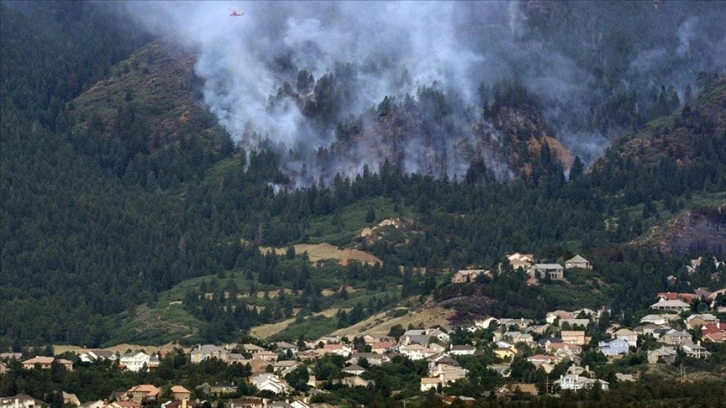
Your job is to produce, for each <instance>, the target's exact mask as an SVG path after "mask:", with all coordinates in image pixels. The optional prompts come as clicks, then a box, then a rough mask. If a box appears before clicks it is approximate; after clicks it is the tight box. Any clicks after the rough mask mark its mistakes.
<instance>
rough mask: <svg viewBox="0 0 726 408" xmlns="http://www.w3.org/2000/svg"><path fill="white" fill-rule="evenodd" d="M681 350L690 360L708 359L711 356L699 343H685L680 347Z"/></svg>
mask: <svg viewBox="0 0 726 408" xmlns="http://www.w3.org/2000/svg"><path fill="white" fill-rule="evenodd" d="M681 350H683V352H684V353H686V356H688V357H691V358H708V357H709V356H710V355H711V353H710V352H709V351H708V350H706V348H705V347H703V346H701V342H700V341H699V342H697V343H696V344H693V343H686V344H684V345H682V346H681Z"/></svg>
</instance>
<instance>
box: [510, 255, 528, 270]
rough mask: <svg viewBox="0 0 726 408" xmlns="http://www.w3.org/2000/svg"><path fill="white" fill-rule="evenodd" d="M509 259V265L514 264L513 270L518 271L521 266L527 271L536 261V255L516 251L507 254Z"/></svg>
mask: <svg viewBox="0 0 726 408" xmlns="http://www.w3.org/2000/svg"><path fill="white" fill-rule="evenodd" d="M507 260H509V265H511V266H512V269H513V270H515V271H516V270H517V269H520V268H521V269H522V270H523V271H526V270H527V269H529V267H530V266H532V264H533V263H534V255H533V254H520V253H519V252H515V253H513V254H512V255H507Z"/></svg>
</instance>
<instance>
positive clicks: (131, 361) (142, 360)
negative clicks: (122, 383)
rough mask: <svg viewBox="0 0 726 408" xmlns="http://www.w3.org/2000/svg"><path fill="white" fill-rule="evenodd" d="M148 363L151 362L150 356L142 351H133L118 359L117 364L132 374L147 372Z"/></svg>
mask: <svg viewBox="0 0 726 408" xmlns="http://www.w3.org/2000/svg"><path fill="white" fill-rule="evenodd" d="M149 361H151V356H150V355H148V354H146V353H144V352H143V351H134V352H130V353H126V354H124V355H122V356H121V357H119V364H121V366H122V367H125V368H126V369H127V370H129V371H134V372H139V371H141V370H148V369H149Z"/></svg>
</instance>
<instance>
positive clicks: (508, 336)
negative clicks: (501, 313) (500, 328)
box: [494, 331, 534, 344]
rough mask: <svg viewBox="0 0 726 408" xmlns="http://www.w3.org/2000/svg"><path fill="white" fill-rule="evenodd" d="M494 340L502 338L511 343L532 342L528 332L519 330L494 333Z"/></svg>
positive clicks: (532, 339)
mask: <svg viewBox="0 0 726 408" xmlns="http://www.w3.org/2000/svg"><path fill="white" fill-rule="evenodd" d="M494 340H496V341H498V340H504V341H506V342H510V343H513V344H517V343H525V344H531V343H534V338H533V337H532V335H531V334H529V333H522V332H519V331H508V332H504V333H499V332H497V333H494Z"/></svg>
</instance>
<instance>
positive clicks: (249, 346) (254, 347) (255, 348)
mask: <svg viewBox="0 0 726 408" xmlns="http://www.w3.org/2000/svg"><path fill="white" fill-rule="evenodd" d="M242 349H243V350H244V351H246V352H248V353H250V354H252V353H255V352H257V351H264V350H265V349H264V348H263V347H260V346H258V345H257V344H252V343H245V344H243V345H242Z"/></svg>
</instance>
